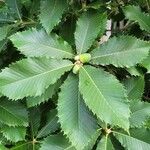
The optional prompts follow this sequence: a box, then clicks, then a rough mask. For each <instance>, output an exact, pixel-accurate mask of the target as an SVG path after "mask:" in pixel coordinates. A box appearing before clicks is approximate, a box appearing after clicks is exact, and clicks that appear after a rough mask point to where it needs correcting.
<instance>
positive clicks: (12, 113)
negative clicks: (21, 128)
mask: <svg viewBox="0 0 150 150" xmlns="http://www.w3.org/2000/svg"><path fill="white" fill-rule="evenodd" d="M0 107H1V108H2V109H4V110H5V111H6V112H8V113H9V114H11V115H12V116H14V117H15V118H16V119H17V120H20V121H22V122H23V124H24V120H22V119H20V118H18V117H17V116H16V115H14V114H13V113H12V112H11V111H9V110H8V109H6V108H5V107H4V106H2V105H1V104H0Z"/></svg>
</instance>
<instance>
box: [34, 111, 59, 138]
mask: <svg viewBox="0 0 150 150" xmlns="http://www.w3.org/2000/svg"><path fill="white" fill-rule="evenodd" d="M59 126H60V125H59V123H58V117H57V111H56V110H55V109H53V110H51V111H50V112H49V113H48V119H47V123H46V125H45V126H44V127H43V128H42V129H41V130H40V131H39V132H38V134H37V136H36V139H37V138H42V137H46V136H47V135H49V134H50V133H53V132H55V131H56V130H57V129H58V128H59Z"/></svg>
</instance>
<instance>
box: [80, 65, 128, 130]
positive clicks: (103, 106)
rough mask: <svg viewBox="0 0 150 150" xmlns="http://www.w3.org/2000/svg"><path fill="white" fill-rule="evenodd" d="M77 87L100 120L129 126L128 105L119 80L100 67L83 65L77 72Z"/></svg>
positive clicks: (125, 127)
mask: <svg viewBox="0 0 150 150" xmlns="http://www.w3.org/2000/svg"><path fill="white" fill-rule="evenodd" d="M79 78H80V80H79V81H80V82H79V89H80V92H81V94H82V95H83V99H84V101H85V103H86V104H87V106H88V107H89V108H90V109H91V110H92V111H93V113H94V114H96V115H97V116H98V117H99V118H100V119H101V120H102V121H105V122H106V123H109V124H112V125H118V126H120V127H122V128H124V129H126V130H127V129H128V128H129V116H130V115H129V113H130V111H129V106H128V104H127V99H126V94H125V90H124V89H123V86H122V85H121V84H120V83H119V81H118V80H117V79H116V78H115V77H114V76H113V75H111V74H109V73H107V72H104V71H103V70H102V69H96V68H94V67H90V66H85V67H82V68H81V69H80V72H79Z"/></svg>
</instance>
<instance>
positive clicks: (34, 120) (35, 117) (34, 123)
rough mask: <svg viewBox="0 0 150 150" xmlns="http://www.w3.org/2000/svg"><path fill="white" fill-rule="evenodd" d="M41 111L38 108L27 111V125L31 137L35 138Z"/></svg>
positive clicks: (39, 123)
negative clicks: (28, 125)
mask: <svg viewBox="0 0 150 150" xmlns="http://www.w3.org/2000/svg"><path fill="white" fill-rule="evenodd" d="M41 114H42V111H41V110H40V108H39V107H33V108H31V109H29V124H30V132H31V137H36V136H37V133H38V130H39V128H40V125H41V116H42V115H41Z"/></svg>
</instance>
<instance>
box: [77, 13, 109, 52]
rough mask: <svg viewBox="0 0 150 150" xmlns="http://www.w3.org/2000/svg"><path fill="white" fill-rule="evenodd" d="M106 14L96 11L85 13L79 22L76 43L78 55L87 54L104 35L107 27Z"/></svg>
mask: <svg viewBox="0 0 150 150" xmlns="http://www.w3.org/2000/svg"><path fill="white" fill-rule="evenodd" d="M106 20H107V18H106V14H102V13H100V12H96V11H88V12H84V13H83V14H82V16H81V17H80V18H79V19H78V21H77V27H76V32H75V43H76V49H77V53H78V54H81V53H85V52H86V51H87V50H88V49H89V48H90V47H91V45H92V44H93V42H94V41H95V39H96V38H97V37H98V35H99V36H101V35H103V33H104V31H105V27H106Z"/></svg>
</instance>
